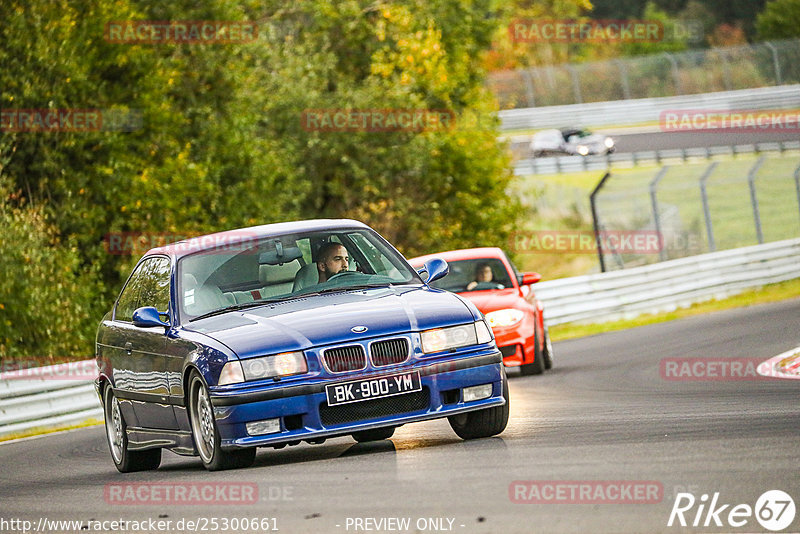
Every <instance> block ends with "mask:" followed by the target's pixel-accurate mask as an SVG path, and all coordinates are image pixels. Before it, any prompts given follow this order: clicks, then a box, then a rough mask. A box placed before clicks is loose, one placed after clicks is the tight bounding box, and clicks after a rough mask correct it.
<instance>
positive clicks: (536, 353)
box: [519, 329, 545, 376]
mask: <svg viewBox="0 0 800 534" xmlns="http://www.w3.org/2000/svg"><path fill="white" fill-rule="evenodd" d="M542 352H543V351H540V350H539V330H538V329H536V331H535V332H534V334H533V361H532V362H531V363H526V364H524V365H520V366H519V371H520V373H522V375H524V376H530V375H540V374H542V373H544V367H545V363H544V358H543V357H542Z"/></svg>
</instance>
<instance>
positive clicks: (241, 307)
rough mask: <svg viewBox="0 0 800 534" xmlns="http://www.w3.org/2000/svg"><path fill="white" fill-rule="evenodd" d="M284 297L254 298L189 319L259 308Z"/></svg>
mask: <svg viewBox="0 0 800 534" xmlns="http://www.w3.org/2000/svg"><path fill="white" fill-rule="evenodd" d="M284 298H287V297H281V298H269V299H261V300H254V301H253V302H242V303H239V304H231V305H230V306H225V307H224V308H217V309H216V310H211V311H210V312H207V313H204V314H203V315H198V316H197V317H195V318H194V319H189V322H192V321H198V320H200V319H205V318H207V317H213V316H215V315H221V314H223V313H228V312H232V311H239V310H246V309H248V308H257V307H258V306H263V305H264V304H270V303H272V302H281V301H282V300H284ZM288 298H291V297H288Z"/></svg>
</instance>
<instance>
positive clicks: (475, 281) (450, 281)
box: [431, 258, 513, 293]
mask: <svg viewBox="0 0 800 534" xmlns="http://www.w3.org/2000/svg"><path fill="white" fill-rule="evenodd" d="M447 263H448V265H449V266H450V273H449V274H448V275H447V276H445V277H444V278H441V279H439V280H436V281H435V282H433V283H432V284H431V286H433V287H436V288H439V289H446V290H447V291H453V292H454V293H463V292H465V291H484V290H489V289H506V288H509V287H513V284H512V282H511V278H510V277H509V275H508V270H507V269H506V266H505V264H504V263H503V262H502V261H500V260H499V259H497V258H475V259H471V260H458V261H448V262H447Z"/></svg>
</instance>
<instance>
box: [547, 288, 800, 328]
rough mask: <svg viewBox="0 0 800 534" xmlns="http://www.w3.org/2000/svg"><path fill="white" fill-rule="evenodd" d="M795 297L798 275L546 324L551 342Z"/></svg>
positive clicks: (798, 289) (798, 295)
mask: <svg viewBox="0 0 800 534" xmlns="http://www.w3.org/2000/svg"><path fill="white" fill-rule="evenodd" d="M796 297H800V278H796V279H794V280H788V281H786V282H779V283H777V284H769V285H766V286H764V287H762V288H760V289H755V290H750V291H745V292H744V293H739V294H738V295H734V296H732V297H728V298H726V299H720V300H709V301H706V302H700V303H697V304H693V305H692V306H690V307H688V308H680V309H678V310H675V311H672V312H667V313H658V314H648V315H641V316H639V317H637V318H635V319H623V320H619V321H610V322H607V323H599V324H576V323H567V324H559V325H553V326H551V327H549V331H550V338H551V339H552V340H553V341H562V340H565V339H573V338H578V337H585V336H591V335H594V334H602V333H604V332H613V331H616V330H627V329H628V328H635V327H637V326H644V325H648V324H654V323H663V322H666V321H673V320H675V319H682V318H684V317H691V316H693V315H700V314H704V313H711V312H715V311H720V310H727V309H730V308H743V307H747V306H751V305H753V304H764V303H767V302H778V301H781V300H788V299H791V298H796Z"/></svg>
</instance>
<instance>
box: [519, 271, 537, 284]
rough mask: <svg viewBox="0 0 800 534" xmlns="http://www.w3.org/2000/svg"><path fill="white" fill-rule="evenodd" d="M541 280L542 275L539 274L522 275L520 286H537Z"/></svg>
mask: <svg viewBox="0 0 800 534" xmlns="http://www.w3.org/2000/svg"><path fill="white" fill-rule="evenodd" d="M541 279H542V275H541V274H539V273H522V277H521V280H519V285H521V286H529V285H531V284H535V283H536V282H538V281H539V280H541Z"/></svg>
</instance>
